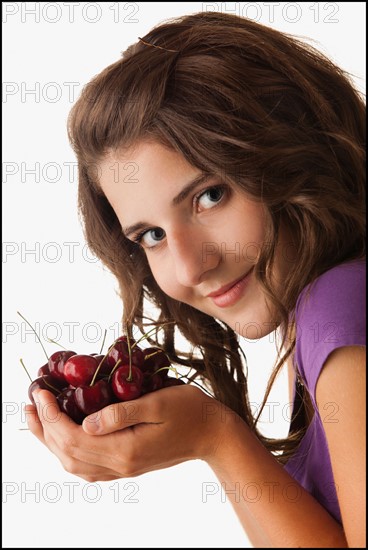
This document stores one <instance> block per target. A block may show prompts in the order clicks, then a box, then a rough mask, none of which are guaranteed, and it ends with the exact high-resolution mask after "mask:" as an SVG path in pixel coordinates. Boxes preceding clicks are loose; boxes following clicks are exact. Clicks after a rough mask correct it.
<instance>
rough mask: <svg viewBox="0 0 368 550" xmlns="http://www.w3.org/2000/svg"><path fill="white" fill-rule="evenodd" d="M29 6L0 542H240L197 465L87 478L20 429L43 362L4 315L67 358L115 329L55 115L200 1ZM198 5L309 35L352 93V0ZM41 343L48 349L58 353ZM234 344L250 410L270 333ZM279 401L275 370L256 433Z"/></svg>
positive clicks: (9, 119) (8, 244)
mask: <svg viewBox="0 0 368 550" xmlns="http://www.w3.org/2000/svg"><path fill="white" fill-rule="evenodd" d="M35 6H36V5H35V3H33V2H30V3H28V2H27V3H8V2H5V3H3V31H4V39H3V45H4V57H3V62H4V72H3V81H4V83H3V114H4V146H3V159H4V165H3V199H4V200H3V205H4V206H3V220H4V223H3V266H2V267H3V276H4V278H3V280H4V286H3V298H4V302H3V303H4V306H3V388H4V390H3V449H4V451H3V464H4V467H3V520H4V523H3V525H4V531H3V532H4V535H3V546H5V547H9V548H13V547H27V548H34V547H41V548H43V547H50V546H51V547H53V548H58V547H63V548H65V547H80V548H84V547H112V548H114V547H134V548H138V547H149V548H155V547H177V548H179V547H187V548H188V547H202V548H206V547H207V548H215V547H219V548H221V547H222V548H223V547H229V548H230V547H246V546H250V545H249V543H248V542H247V538H246V536H245V535H244V533H243V531H242V528H241V526H240V524H239V523H238V520H237V518H236V516H235V514H234V512H233V510H232V508H231V505H230V504H229V503H228V502H227V501H226V498H225V495H224V493H223V492H222V491H221V488H220V487H219V485H218V483H217V480H216V478H215V477H214V475H213V473H212V471H211V470H210V469H209V468H208V467H207V465H206V464H205V463H203V462H201V461H193V462H187V463H184V464H181V465H178V466H176V467H173V468H171V469H167V470H162V471H158V472H153V473H148V474H145V475H143V476H140V477H138V478H135V479H123V480H119V481H117V482H106V483H99V484H97V485H96V486H93V485H90V484H88V483H86V482H84V481H83V480H82V479H79V478H77V477H75V476H72V475H70V474H68V473H66V472H65V471H64V470H63V468H62V467H61V465H60V463H59V461H58V459H57V458H56V457H55V456H54V455H53V454H51V453H50V452H49V451H48V450H47V449H46V448H45V447H43V446H42V445H41V443H39V441H38V440H37V439H36V438H34V437H33V435H32V434H31V433H30V432H29V431H25V430H24V428H25V427H26V423H25V420H24V417H23V415H22V412H21V411H22V405H23V404H24V403H26V402H27V401H28V399H27V389H28V385H29V381H28V379H27V377H26V375H25V373H24V371H23V370H22V368H21V366H20V363H19V358H20V357H23V359H24V362H25V364H26V365H27V367H28V369H29V371H30V373H31V376H32V378H35V377H36V373H37V369H38V367H39V366H41V365H42V364H44V362H45V358H44V355H43V351H42V349H41V347H40V345H39V344H38V343H37V342H36V340H35V337H34V335H32V334H31V333H30V332H29V331H28V328H27V327H26V325H25V324H24V322H22V320H21V319H20V317H19V316H18V315H17V314H16V312H17V310H19V311H21V312H22V313H23V315H25V316H26V317H27V318H28V319H29V320H30V321H31V322H32V323H33V324H34V325H35V327H36V329H37V330H38V332H40V333H41V335H42V336H43V337H44V338H43V340H44V341H45V337H49V338H53V339H56V340H59V341H60V342H61V343H62V344H63V345H65V346H66V347H68V348H71V349H74V350H75V351H77V352H79V353H93V352H97V351H98V350H99V346H100V342H101V337H102V333H103V330H104V329H105V328H106V329H107V331H108V334H107V342H111V341H112V340H113V339H115V338H116V337H117V335H118V334H119V333H120V331H119V320H120V318H121V307H122V306H121V303H120V300H119V298H118V297H117V295H116V288H117V285H116V283H115V280H114V279H113V277H112V276H111V275H110V274H109V273H108V272H107V271H106V270H105V269H103V268H102V266H101V265H100V264H99V263H98V262H96V261H95V259H94V258H93V257H92V256H91V255H90V253H89V252H88V250H87V249H86V247H85V245H84V239H83V234H82V230H81V226H80V224H79V221H78V216H77V209H76V191H77V181H76V174H75V172H73V164H75V159H74V156H73V153H72V151H71V149H70V147H69V144H68V140H67V135H66V118H67V115H68V112H69V110H70V108H71V106H72V104H73V102H74V101H75V99H76V98H77V96H78V95H79V93H80V92H81V90H82V88H83V86H84V85H85V84H86V83H87V82H88V81H89V80H90V78H91V77H92V76H94V75H95V74H97V73H98V72H100V71H101V70H102V69H103V68H104V67H106V66H107V65H109V64H111V63H113V62H114V61H116V60H117V59H118V58H119V56H120V52H121V51H123V50H125V49H126V47H127V46H128V45H129V44H131V43H133V42H135V41H136V40H137V37H138V36H144V35H145V34H146V33H147V32H148V31H149V30H150V28H151V27H152V26H153V25H155V24H157V23H159V22H160V21H162V20H164V19H166V18H169V17H173V16H176V15H182V14H189V13H194V12H198V11H203V10H204V9H206V8H205V4H202V3H200V2H179V3H169V4H166V3H165V4H164V3H161V2H155V3H151V2H147V3H141V2H138V3H130V4H124V3H114V4H113V3H104V4H97V3H86V2H81V3H73V4H66V3H44V2H40V3H37V6H36V7H35ZM211 6H212V9H217V10H220V9H222V11H230V12H233V13H236V14H238V15H239V14H240V15H241V14H243V15H247V16H248V17H249V18H251V19H255V20H258V21H259V22H261V23H263V24H266V25H269V26H271V27H273V28H276V29H279V30H281V31H284V32H287V33H290V34H294V35H298V36H299V37H304V38H305V39H311V40H314V41H316V42H315V43H314V45H315V46H317V47H318V48H319V49H320V50H322V51H324V52H325V53H326V54H327V55H328V56H329V57H331V58H332V59H333V60H334V61H335V62H337V63H338V64H339V65H340V66H341V67H342V68H344V69H346V70H348V71H350V72H351V73H352V74H353V75H354V77H355V82H356V85H357V86H358V88H359V89H360V90H364V83H365V80H364V78H365V74H364V67H365V59H364V51H365V23H364V21H365V3H364V2H352V3H349V4H348V3H347V2H337V3H325V2H317V3H309V2H299V3H285V2H278V3H272V2H271V3H235V2H226V3H222V4H221V3H212V4H211ZM72 8H73V11H72ZM32 9H33V10H34V9H36V12H34V13H31V12H30V10H32ZM272 11H273V13H274V16H273V17H272ZM32 90H33V92H32ZM68 163H69V164H68ZM32 170H33V172H32ZM46 346H47V350H48V352H49V353H50V354H51V353H52V352H53V351H56V349H59V348H57V347H56V346H55V345H53V344H50V343H49V344H46ZM243 347H244V349H245V351H246V354H247V358H248V363H249V385H250V389H251V401H252V402H253V403H255V404H259V403H260V401H261V396H262V392H263V390H264V387H265V382H266V379H267V377H268V374H269V372H270V369H271V368H272V366H273V361H274V358H275V346H274V335H273V334H270V335H269V336H267V337H265V338H264V339H263V340H260V341H247V340H244V341H243ZM287 400H288V397H287V384H286V377H285V374H282V375H281V376H280V378H279V380H278V382H277V385H276V387H275V389H274V391H273V392H272V394H271V397H270V401H272V402H273V403H275V404H274V405H273V406H272V407H271V406H270V407H269V408H268V409H266V411H265V415H264V417H263V419H264V423H263V425H262V426H263V427H264V430H265V433H267V434H269V435H275V436H277V435H285V433H286V431H287V427H288V426H287V421H288V412H289V408H288V407H286V408H285V406H284V405H285V404H286V405H287ZM272 413H274V415H273V414H272ZM22 428H23V429H22Z"/></svg>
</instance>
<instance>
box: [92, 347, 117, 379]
mask: <svg viewBox="0 0 368 550" xmlns="http://www.w3.org/2000/svg"><path fill="white" fill-rule="evenodd" d="M116 341H117V340H115V341H114V342H113V343H112V344H111V346H110V347H109V349H108V350H107V352H106V355H104V356H103V358H102V359H101V361H100V363H99V365H98V367H97V369H96V370H95V374H94V375H93V378H92V380H91V383H90V386H93V384H94V383H95V380H96V376H97V374H98V371H99V370H100V368H101V367H102V363H103V362H104V361H105V359H106V357H107V356H108V355H109V352H110V350H111V349H112V348H113V347H114V345H115V344H116Z"/></svg>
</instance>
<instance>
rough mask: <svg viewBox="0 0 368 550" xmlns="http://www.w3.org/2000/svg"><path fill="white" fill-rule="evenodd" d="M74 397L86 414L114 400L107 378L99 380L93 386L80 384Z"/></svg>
mask: <svg viewBox="0 0 368 550" xmlns="http://www.w3.org/2000/svg"><path fill="white" fill-rule="evenodd" d="M74 399H75V402H76V404H77V405H78V407H79V409H80V410H81V411H82V412H83V413H84V414H85V415H89V414H92V413H94V412H97V411H99V410H100V409H103V408H104V407H106V406H107V405H110V403H112V402H113V395H112V391H111V386H110V385H109V384H108V382H107V381H106V380H99V381H98V382H96V383H95V384H93V386H78V388H76V389H75V392H74Z"/></svg>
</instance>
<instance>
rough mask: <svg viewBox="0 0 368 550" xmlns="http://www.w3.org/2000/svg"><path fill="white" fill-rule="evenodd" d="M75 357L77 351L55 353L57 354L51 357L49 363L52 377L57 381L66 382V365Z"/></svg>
mask: <svg viewBox="0 0 368 550" xmlns="http://www.w3.org/2000/svg"><path fill="white" fill-rule="evenodd" d="M73 355H76V353H75V351H69V350H67V351H55V353H53V354H52V355H51V356H50V357H49V362H48V365H49V370H50V374H51V376H53V377H54V378H56V379H57V380H62V381H63V382H66V379H65V376H64V365H65V363H66V362H67V360H68V359H70V357H73Z"/></svg>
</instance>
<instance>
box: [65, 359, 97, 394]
mask: <svg viewBox="0 0 368 550" xmlns="http://www.w3.org/2000/svg"><path fill="white" fill-rule="evenodd" d="M98 365H99V361H98V359H97V357H96V356H95V357H92V356H91V355H73V356H72V357H70V358H69V359H68V360H67V361H66V362H65V364H64V371H63V374H64V378H65V380H66V381H67V382H68V383H69V384H71V385H72V386H74V387H77V386H86V385H88V384H89V383H90V382H91V380H92V378H93V375H94V374H95V372H96V369H97V367H98Z"/></svg>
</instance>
